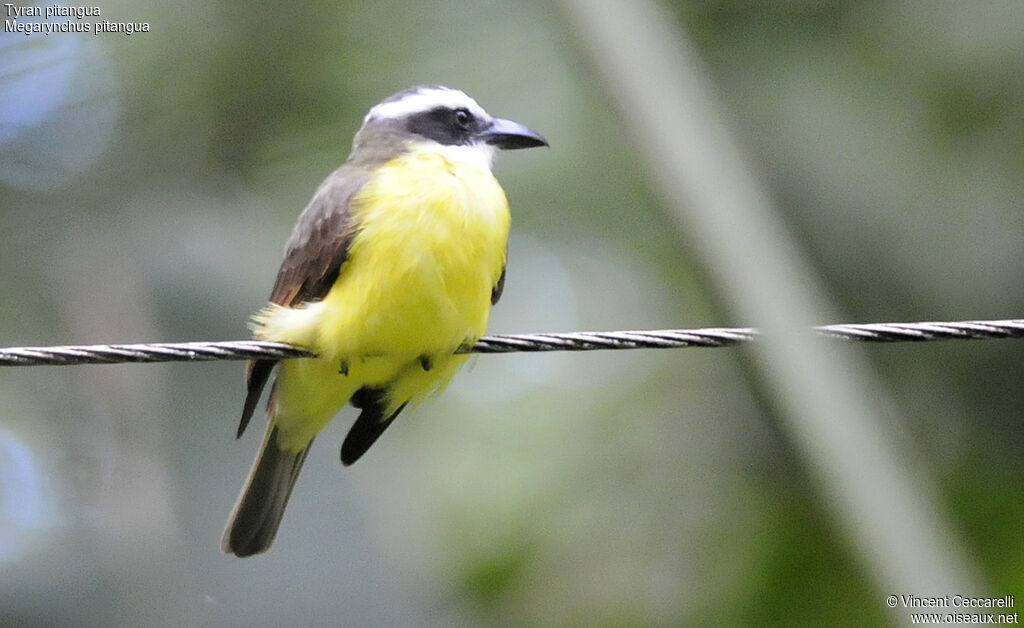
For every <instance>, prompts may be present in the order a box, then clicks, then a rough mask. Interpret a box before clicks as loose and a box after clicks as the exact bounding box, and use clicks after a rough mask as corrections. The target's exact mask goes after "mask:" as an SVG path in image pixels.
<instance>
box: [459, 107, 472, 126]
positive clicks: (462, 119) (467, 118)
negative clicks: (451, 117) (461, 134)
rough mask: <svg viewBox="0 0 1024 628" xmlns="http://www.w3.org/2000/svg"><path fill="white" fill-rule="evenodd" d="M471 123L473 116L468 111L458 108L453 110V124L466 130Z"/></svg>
mask: <svg viewBox="0 0 1024 628" xmlns="http://www.w3.org/2000/svg"><path fill="white" fill-rule="evenodd" d="M472 122H473V114H471V113H470V112H469V109H466V108H465V107H459V108H458V109H456V110H455V124H457V125H459V127H460V128H462V129H468V128H469V126H470V124H472Z"/></svg>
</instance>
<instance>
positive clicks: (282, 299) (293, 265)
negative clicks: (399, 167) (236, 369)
mask: <svg viewBox="0 0 1024 628" xmlns="http://www.w3.org/2000/svg"><path fill="white" fill-rule="evenodd" d="M369 178H370V173H369V171H368V170H366V169H364V168H360V167H358V166H354V165H351V164H345V165H343V166H342V167H340V168H338V169H337V170H335V171H334V172H332V173H331V175H330V176H328V177H327V179H325V180H324V182H323V183H321V184H320V187H319V188H318V189H317V191H316V194H314V195H313V200H311V201H310V202H309V205H307V206H306V209H304V210H303V211H302V214H301V215H300V216H299V220H298V222H297V223H296V224H295V229H293V230H292V235H291V237H290V238H288V244H287V245H286V246H285V254H284V261H283V262H281V269H280V270H279V271H278V272H277V281H275V282H274V289H273V290H272V291H271V293H270V302H271V303H277V304H278V305H284V306H294V305H297V304H299V303H303V302H308V301H319V300H320V299H322V298H324V296H325V295H326V294H327V292H328V291H329V290H330V289H331V286H333V285H334V281H335V280H336V279H337V278H338V273H339V272H341V266H342V264H344V263H345V259H346V258H347V257H348V249H349V247H350V246H351V244H352V238H353V237H354V236H355V232H356V225H355V222H354V220H353V219H352V214H351V211H350V207H349V206H350V203H351V201H352V197H353V196H355V194H356V192H358V191H359V189H360V188H362V187H363V185H364V184H365V183H366V181H367V180H368V179H369ZM275 363H276V361H275V360H251V361H250V362H249V368H248V370H247V372H246V378H245V383H246V395H245V404H244V405H243V406H242V419H241V421H239V424H238V436H241V435H242V432H244V431H245V428H246V426H247V425H248V424H249V419H251V418H252V414H253V411H254V410H255V409H256V404H257V403H258V402H259V398H260V395H261V394H262V393H263V388H264V387H265V386H266V384H267V380H268V379H269V378H270V372H271V371H272V370H273V368H274V364H275Z"/></svg>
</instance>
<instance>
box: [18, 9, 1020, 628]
mask: <svg viewBox="0 0 1024 628" xmlns="http://www.w3.org/2000/svg"><path fill="white" fill-rule="evenodd" d="M100 6H101V9H102V11H103V19H108V20H111V21H121V22H142V21H145V22H148V23H149V24H150V27H151V32H150V33H140V34H135V35H131V36H124V35H119V34H104V35H100V36H93V35H49V36H42V35H32V36H25V35H23V34H16V33H3V34H0V59H2V60H3V61H2V63H0V346H13V345H32V344H40V345H49V344H72V343H105V342H148V341H184V340H200V339H204V340H205V339H208V340H223V339H236V338H244V337H246V335H247V330H246V327H245V323H246V319H247V317H248V316H249V315H250V314H251V313H252V312H254V311H256V310H257V309H258V308H259V307H261V306H262V304H263V303H264V300H265V298H266V296H267V294H268V293H269V290H270V287H271V284H272V280H273V277H274V273H275V272H276V270H277V266H278V264H279V262H280V258H281V252H282V248H283V244H284V241H285V239H286V238H287V236H288V234H289V232H290V229H291V226H292V224H293V222H294V220H295V218H296V216H297V215H298V213H299V211H300V210H301V209H302V207H303V206H304V205H305V203H306V202H307V200H308V199H309V197H310V196H311V194H312V192H313V190H314V189H315V187H316V186H317V184H318V183H319V182H320V181H321V180H322V179H323V177H324V176H326V175H327V174H328V173H329V172H330V171H331V170H333V169H334V168H335V167H336V166H337V165H338V164H339V163H340V162H341V161H343V160H344V158H345V156H346V155H347V153H348V148H349V145H350V142H351V137H352V134H353V133H354V131H355V129H356V128H357V127H358V125H359V123H360V121H361V119H362V116H363V115H364V114H365V112H366V110H367V109H368V108H369V107H370V106H371V105H373V104H374V103H376V102H377V101H379V100H380V99H382V98H384V97H385V96H387V95H389V94H391V93H393V92H395V91H397V90H399V89H402V88H404V87H407V86H409V85H413V84H418V83H443V84H447V85H451V86H454V87H458V88H460V89H463V90H464V91H466V92H467V93H469V94H470V95H472V96H474V97H476V99H477V100H478V101H479V102H480V103H481V104H482V105H483V106H484V107H485V108H487V109H488V110H489V111H490V112H491V113H493V114H495V115H500V116H502V117H508V118H511V119H514V120H517V121H519V122H522V123H524V124H527V125H529V126H531V127H532V128H535V129H537V130H538V131H540V132H541V133H543V134H544V135H545V136H546V137H547V138H548V140H549V141H550V142H551V148H550V149H546V150H543V151H528V152H522V153H513V154H508V155H503V156H501V157H500V158H499V160H498V163H497V166H496V171H497V174H498V176H499V178H500V179H501V181H502V183H503V185H504V187H505V189H506V190H507V192H508V196H509V199H510V202H511V204H512V212H513V235H512V238H511V241H510V262H509V275H508V283H507V285H506V289H505V295H504V297H503V299H502V302H501V303H500V304H499V305H498V306H497V307H496V309H495V311H494V314H493V317H492V323H491V331H494V332H506V333H515V332H527V331H567V330H574V329H628V328H656V327H698V326H724V325H727V324H739V325H748V324H756V321H742V320H731V319H730V317H729V316H728V315H727V313H726V312H724V311H723V310H722V309H721V308H720V307H718V305H717V304H718V303H720V302H721V297H720V295H719V294H718V293H717V290H718V287H716V286H715V285H713V284H712V282H710V281H709V280H708V279H707V278H708V277H709V276H712V275H713V272H711V271H712V270H713V269H708V268H706V267H702V266H701V265H700V264H699V263H698V261H697V260H696V259H695V258H694V257H693V255H692V254H691V251H689V250H688V247H687V244H686V241H685V239H680V238H679V237H678V236H677V233H676V231H675V228H674V227H673V226H672V221H671V219H670V218H669V217H668V216H667V214H666V210H665V208H664V207H662V206H661V205H660V204H659V202H658V198H659V197H658V195H657V194H655V193H653V192H652V191H651V190H650V189H649V187H648V181H647V178H646V177H645V173H644V172H643V171H642V168H639V167H638V166H637V163H638V160H637V154H638V151H641V150H642V147H638V146H635V145H632V144H631V143H630V141H629V139H628V138H629V135H628V133H627V132H626V131H625V129H624V124H623V121H622V115H621V112H618V111H616V110H615V109H613V108H612V106H611V104H610V103H611V102H612V100H613V99H612V98H611V97H610V94H612V93H613V92H614V90H615V89H616V85H612V84H607V83H605V82H603V81H602V80H600V79H599V78H598V76H599V74H598V73H595V72H594V67H593V66H592V65H591V62H590V61H589V60H588V57H586V56H584V55H583V53H581V51H580V50H581V45H580V42H581V41H582V40H584V39H585V38H586V37H587V34H586V33H582V32H579V31H578V27H573V26H572V25H573V24H576V23H575V22H573V21H571V20H569V19H567V17H566V15H565V13H564V12H563V9H562V8H560V7H559V5H557V4H551V3H547V2H538V1H528V2H512V1H511V0H505V1H502V0H482V1H477V2H413V1H409V0H391V1H383V2H378V3H348V2H326V1H324V2H299V3H293V4H279V3H275V4H270V3H260V2H245V3H243V2H217V1H214V2H204V3H199V2H185V3H174V4H173V5H172V4H168V3H156V2H152V3H150V2H104V3H103V4H101V5H100ZM663 6H664V7H666V8H667V9H669V14H670V16H671V18H670V19H672V20H673V21H674V22H673V27H676V28H678V29H679V33H680V37H687V38H689V39H690V41H691V42H692V43H693V45H694V46H695V47H696V49H697V50H698V51H699V54H700V55H701V57H702V62H703V67H704V69H705V70H706V71H707V73H708V80H709V81H710V82H711V84H713V86H714V88H715V90H716V95H717V97H718V99H719V102H720V103H722V104H723V106H724V108H725V110H724V111H722V112H721V115H722V116H723V117H724V119H725V120H727V121H728V123H729V124H731V125H732V127H733V130H734V131H735V133H736V134H737V135H738V137H739V138H740V141H741V143H742V145H743V147H744V149H745V150H746V151H747V157H748V159H749V160H750V162H751V163H753V164H754V166H755V169H756V174H757V176H758V177H759V178H760V179H761V180H762V181H763V182H765V183H766V184H767V186H768V187H769V189H770V191H771V193H772V195H773V197H774V200H775V202H776V204H777V206H778V207H780V208H781V209H782V210H783V212H784V218H785V221H786V223H787V226H788V227H789V228H790V229H792V230H793V232H794V233H795V234H796V235H797V237H798V238H799V241H800V243H801V245H802V246H803V247H804V251H803V253H804V254H805V255H808V256H809V257H810V258H811V259H812V260H813V262H814V263H815V265H816V270H817V271H818V272H819V273H820V278H821V279H822V281H823V282H824V283H825V285H827V286H828V288H829V290H830V291H831V298H832V300H833V304H834V306H835V307H836V308H837V309H838V310H839V311H840V312H842V314H843V316H844V317H845V320H844V321H821V322H822V323H828V322H850V321H865V322H867V321H889V320H958V319H983V318H991V319H996V318H1014V317H1018V318H1019V317H1022V316H1024V281H1022V275H1024V38H1022V37H1021V35H1020V34H1021V33H1022V32H1024V11H1022V10H1021V7H1020V5H1019V3H1017V2H1001V3H1000V2H989V3H964V2H952V1H950V2H913V1H909V0H908V1H890V2H810V1H807V2H801V1H796V0H794V1H790V2H778V3H748V2H740V1H738V0H720V1H712V2H692V3H689V2H675V3H664V4H663ZM593 10H594V11H600V10H602V3H601V2H594V3H593ZM636 71H637V72H643V71H644V68H642V67H638V68H636ZM651 97H657V94H652V95H651ZM686 140H687V138H685V137H680V138H677V141H679V142H686ZM863 353H864V354H865V355H866V356H867V358H868V359H869V361H870V364H871V366H872V368H873V369H874V370H875V371H876V372H877V375H878V377H879V379H880V380H881V381H882V382H883V384H884V386H885V390H879V391H878V396H879V398H883V399H885V400H886V403H887V404H891V405H892V406H893V407H894V408H895V409H896V414H897V415H898V416H899V417H901V424H900V425H896V426H892V427H893V429H896V430H898V431H900V432H901V433H903V434H905V435H909V440H910V442H912V443H913V445H914V446H915V455H917V456H919V457H920V460H917V461H915V462H916V464H919V465H921V466H922V467H923V468H925V469H926V470H927V471H928V472H929V473H930V475H931V478H932V480H933V481H935V482H936V483H937V485H938V488H939V498H940V499H939V503H940V511H941V512H939V513H938V514H939V516H941V517H942V518H944V521H945V524H946V525H947V526H948V527H949V529H951V530H952V531H953V533H954V534H955V535H956V536H957V537H958V538H957V539H956V541H957V542H958V543H960V544H961V545H962V546H963V547H964V548H965V549H966V551H967V558H968V560H969V561H970V565H971V567H972V568H974V569H975V570H976V571H977V574H978V576H979V577H980V583H979V584H980V585H981V586H983V587H984V589H983V592H985V593H987V594H991V595H1010V594H1016V595H1017V598H1018V600H1021V601H1020V602H1018V605H1022V604H1024V534H1022V532H1024V423H1022V416H1024V386H1022V385H1021V384H1022V382H1024V378H1022V376H1024V368H1022V364H1024V345H1021V344H1020V342H1019V341H990V342H975V343H930V344H925V345H911V344H900V345H890V346H876V347H866V348H864V349H863ZM746 357H747V354H746V353H744V352H741V351H738V350H732V349H720V350H696V349H693V350H686V351H662V352H659V351H631V352H598V353H588V354H578V355H571V354H546V355H504V356H482V357H479V358H474V360H473V361H472V362H471V365H470V368H468V369H466V370H465V371H464V372H462V373H460V375H459V376H457V377H456V379H455V380H454V382H453V383H452V385H451V386H450V388H449V389H448V391H447V392H446V393H445V394H444V395H443V396H440V397H438V398H437V399H434V400H431V401H429V402H427V403H425V404H423V405H422V406H421V407H419V408H417V409H416V410H415V411H414V412H409V413H407V415H403V417H402V419H401V420H400V421H399V422H397V423H396V425H395V426H394V427H392V428H391V429H390V430H389V431H388V433H387V435H386V436H385V437H383V438H382V440H381V442H380V443H378V445H377V446H375V447H374V448H373V449H372V450H371V452H370V453H369V454H368V455H367V456H366V458H365V459H363V460H361V461H360V462H359V464H357V465H355V466H354V467H352V468H351V469H342V468H341V465H340V463H339V461H338V452H337V446H338V445H340V442H341V440H342V438H343V436H344V433H345V431H346V429H347V427H348V425H349V423H350V421H351V420H352V418H353V416H354V414H353V412H352V411H351V410H346V411H345V412H343V413H342V414H341V415H340V416H339V418H338V419H337V420H336V421H335V422H334V423H332V424H331V425H330V426H328V428H327V429H326V430H325V432H324V433H323V434H322V435H321V436H320V438H318V439H317V443H316V445H315V446H314V448H313V452H312V454H311V455H310V458H309V460H308V461H307V463H306V470H305V471H304V473H303V478H302V479H301V480H300V481H299V483H298V485H297V488H296V492H295V494H294V495H293V498H292V501H291V503H290V505H289V513H288V515H287V516H286V517H285V520H284V524H283V527H282V530H281V533H280V535H279V537H278V539H277V542H276V544H275V546H274V548H273V549H272V551H271V552H270V553H269V554H268V555H266V556H264V557H260V558H255V559H248V560H244V561H243V560H238V559H235V558H233V557H226V556H224V555H222V554H221V553H220V551H219V549H218V542H219V538H220V533H221V529H222V526H223V524H224V521H225V519H226V517H227V514H228V512H229V510H230V508H231V505H232V503H233V500H234V499H235V497H236V495H237V491H238V489H239V487H240V486H241V482H242V480H243V478H244V476H245V473H246V471H247V470H248V466H249V464H250V462H251V460H252V457H253V455H254V453H255V450H256V447H257V446H258V441H259V434H258V433H257V432H259V431H260V430H259V429H256V430H250V432H251V433H249V434H247V435H246V436H245V437H244V438H243V439H242V440H241V441H240V442H236V441H235V440H234V438H233V435H234V431H235V428H236V425H237V417H238V413H239V411H240V407H241V401H242V397H243V383H242V378H243V370H244V369H243V366H242V365H241V364H240V363H230V362H221V363H203V364H184V365H135V366H133V365H122V366H90V367H45V368H44V367H35V368H25V369H4V370H3V372H0V582H2V583H3V584H2V586H0V624H3V625H22V626H35V625H40V626H42V625H67V624H74V625H104V626H139V625H150V626H181V625H216V626H223V625H229V626H236V625H237V626H241V625H251V626H279V625H303V626H338V625H344V626H367V625H395V626H405V625H408V626H420V625H424V626H447V625H495V626H497V625H527V626H541V625H598V626H643V625H658V626H674V625H786V626H788V625H876V624H885V623H887V622H890V621H893V618H894V617H896V618H898V617H905V616H906V615H905V614H904V615H899V614H896V615H893V614H891V613H889V612H888V611H887V609H886V607H885V604H884V596H885V595H888V594H906V593H914V592H913V591H886V590H884V589H883V588H880V585H879V581H878V578H877V577H876V575H875V574H874V573H872V569H871V567H870V562H869V561H866V560H865V559H864V557H863V556H861V555H859V553H858V550H857V548H856V547H855V545H854V544H851V543H850V541H849V538H848V536H847V535H846V533H844V532H843V530H844V527H843V522H842V521H841V520H840V517H841V515H838V514H837V513H836V512H835V511H833V510H832V509H831V508H830V507H828V506H827V499H826V498H825V496H823V495H822V494H821V490H820V485H818V484H816V483H815V482H814V481H812V479H811V478H810V477H809V476H808V468H807V463H806V461H805V460H802V459H801V457H800V456H799V454H798V453H797V451H798V450H797V449H794V447H793V445H792V444H791V442H790V441H789V438H788V436H787V434H786V432H785V430H784V429H782V428H781V427H780V424H779V421H778V418H777V415H776V413H777V412H778V411H779V409H778V408H777V407H776V406H775V405H774V404H773V403H772V402H771V401H770V395H766V391H765V390H764V389H763V386H762V385H761V382H760V381H759V379H758V378H757V377H756V376H754V375H753V374H752V373H751V368H750V366H749V364H748V363H747V362H746V361H745V359H746ZM908 534H913V531H908ZM943 593H948V594H951V595H952V594H955V593H957V592H956V591H947V592H943ZM1016 610H1019V609H1016Z"/></svg>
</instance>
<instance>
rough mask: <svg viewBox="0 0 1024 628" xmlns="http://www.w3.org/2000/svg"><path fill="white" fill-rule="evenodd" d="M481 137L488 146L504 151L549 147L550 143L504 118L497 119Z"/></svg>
mask: <svg viewBox="0 0 1024 628" xmlns="http://www.w3.org/2000/svg"><path fill="white" fill-rule="evenodd" d="M481 137H483V140H484V141H485V142H487V143H488V144H490V145H492V146H497V147H498V148H500V149H502V150H513V149H516V148H533V147H535V146H547V145H548V141H547V140H546V139H544V137H543V136H541V134H540V133H538V132H536V131H534V130H533V129H530V128H528V127H525V126H523V125H521V124H519V123H518V122H513V121H511V120H505V119H503V118H495V119H494V120H493V121H492V122H491V126H489V127H488V128H487V130H486V131H484V132H483V133H482V134H481Z"/></svg>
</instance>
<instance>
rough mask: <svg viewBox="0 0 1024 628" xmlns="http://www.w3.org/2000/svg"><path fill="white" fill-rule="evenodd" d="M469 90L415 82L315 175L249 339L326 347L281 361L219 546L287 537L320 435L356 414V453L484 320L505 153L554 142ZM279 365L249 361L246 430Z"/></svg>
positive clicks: (344, 450)
mask: <svg viewBox="0 0 1024 628" xmlns="http://www.w3.org/2000/svg"><path fill="white" fill-rule="evenodd" d="M546 145H547V141H546V140H545V139H544V138H543V137H541V136H540V135H539V134H537V133H536V132H534V131H532V130H530V129H528V128H527V127H525V126H522V125H520V124H517V123H515V122H512V121H510V120H503V119H501V118H495V117H492V116H491V115H489V114H488V113H487V112H486V111H484V110H483V109H482V108H481V107H480V105H478V104H477V103H476V101H474V100H473V99H472V98H470V97H469V96H467V95H466V94H464V93H463V92H461V91H458V90H455V89H451V88H448V87H443V86H439V85H427V86H419V87H413V88H411V89H407V90H405V91H402V92H399V93H397V94H395V95H393V96H390V97H389V98H387V99H385V100H384V101H382V102H380V103H379V104H377V105H376V106H374V107H373V108H372V109H370V112H369V113H367V114H366V117H365V118H364V119H363V124H362V127H360V129H359V131H358V132H357V133H356V135H355V139H354V140H353V143H352V152H351V153H350V154H349V157H348V160H347V161H346V162H345V163H344V164H343V165H342V166H341V167H340V168H338V169H337V170H335V171H334V172H333V173H332V174H331V175H330V176H328V177H327V179H326V180H324V182H323V183H321V184H320V187H319V188H318V189H317V191H316V193H315V194H314V195H313V200H311V201H310V202H309V205H307V206H306V209H305V210H304V211H303V212H302V214H301V215H300V216H299V220H298V223H297V224H296V225H295V229H294V230H293V231H292V235H291V238H290V239H289V240H288V244H287V246H286V249H285V256H284V261H283V262H282V263H281V269H280V270H279V271H278V274H277V281H276V282H275V284H274V289H273V291H272V293H271V296H270V304H269V305H267V307H265V308H264V309H263V310H261V311H260V312H259V313H258V314H256V315H255V316H254V317H253V321H252V329H253V332H254V336H255V337H256V338H257V339H260V340H273V341H278V342H286V343H289V344H293V345H298V346H301V347H305V348H308V349H311V350H313V351H314V352H316V354H317V357H315V358H302V359H295V360H284V361H282V362H280V364H277V365H276V366H277V378H276V380H275V382H274V384H273V386H272V387H271V392H270V399H269V401H268V403H267V430H266V434H265V435H264V437H263V445H262V447H261V450H260V453H259V456H258V457H257V458H256V461H255V463H254V464H253V467H252V470H251V471H250V472H249V476H248V477H247V478H246V481H245V486H244V487H243V488H242V493H241V495H240V496H239V497H238V501H237V502H236V503H235V507H234V509H233V510H232V512H231V517H230V518H229V519H228V524H227V528H226V529H225V531H224V538H223V540H222V542H221V547H222V549H223V550H224V551H225V552H227V553H230V554H235V555H236V556H249V555H252V554H258V553H260V552H264V551H266V550H267V549H269V548H270V545H271V544H272V543H273V541H274V537H275V536H276V535H277V530H278V527H279V526H280V524H281V517H282V515H283V514H284V509H285V505H286V504H287V503H288V497H289V496H290V495H291V492H292V488H293V487H294V486H295V480H296V478H297V477H298V474H299V470H300V469H301V468H302V463H303V461H305V459H306V455H307V454H308V453H309V448H310V445H311V444H312V442H313V437H314V436H316V434H317V432H319V431H320V430H321V429H323V427H324V426H325V425H326V424H327V423H328V422H329V421H330V420H331V419H332V418H333V417H334V415H335V414H337V413H338V411H339V410H340V409H341V408H342V407H343V406H344V405H345V404H346V403H351V404H352V405H353V406H355V407H356V408H359V409H360V410H361V412H360V414H359V418H357V419H356V421H355V423H354V424H353V425H352V428H351V429H350V430H349V432H348V436H346V437H345V441H344V443H343V444H342V446H341V462H342V463H343V464H344V465H346V466H347V465H350V464H352V463H353V462H355V461H356V460H358V459H359V457H360V456H362V455H363V454H364V453H365V452H366V450H367V449H368V448H369V447H370V445H372V444H373V443H374V441H376V440H377V438H378V437H379V436H380V435H381V433H382V432H383V431H384V430H385V429H387V427H388V425H390V424H391V422H392V421H394V420H395V417H396V416H398V414H399V413H400V412H401V411H402V409H403V408H405V407H406V405H408V404H410V403H412V404H415V403H416V402H418V401H419V400H420V399H422V398H423V397H424V396H425V395H427V394H428V393H430V392H432V391H436V390H440V389H442V388H444V386H445V385H446V384H447V383H448V381H449V380H450V379H451V377H452V375H454V374H455V371H456V370H457V369H458V367H459V366H460V365H461V364H462V363H463V362H464V361H465V358H466V356H465V355H461V354H460V355H456V353H455V352H456V351H457V350H458V349H459V348H460V347H466V346H470V345H472V344H474V343H475V342H476V341H477V340H478V339H479V338H480V336H482V335H483V334H484V332H485V331H486V329H487V319H488V316H489V315H490V308H491V305H493V304H494V303H496V302H497V301H498V298H499V297H500V296H501V291H502V287H503V285H504V282H505V251H506V241H507V239H508V229H509V211H508V201H507V200H506V198H505V192H504V191H503V190H502V188H501V186H500V185H499V184H498V181H497V180H496V179H495V178H494V175H493V174H491V162H492V160H493V157H494V153H495V151H496V150H497V149H514V148H530V147H534V146H546ZM274 367H275V362H274V361H272V360H254V361H252V362H250V363H249V368H248V374H247V380H246V384H247V393H246V398H245V404H244V406H243V409H242V420H241V423H240V425H239V426H238V436H241V435H242V432H243V431H244V430H245V427H246V425H248V423H249V419H250V418H252V415H253V411H254V410H255V408H256V404H257V402H258V401H259V398H260V395H261V394H262V392H263V388H264V386H265V385H266V382H267V380H268V379H269V377H270V374H271V372H272V371H273V369H274Z"/></svg>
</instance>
